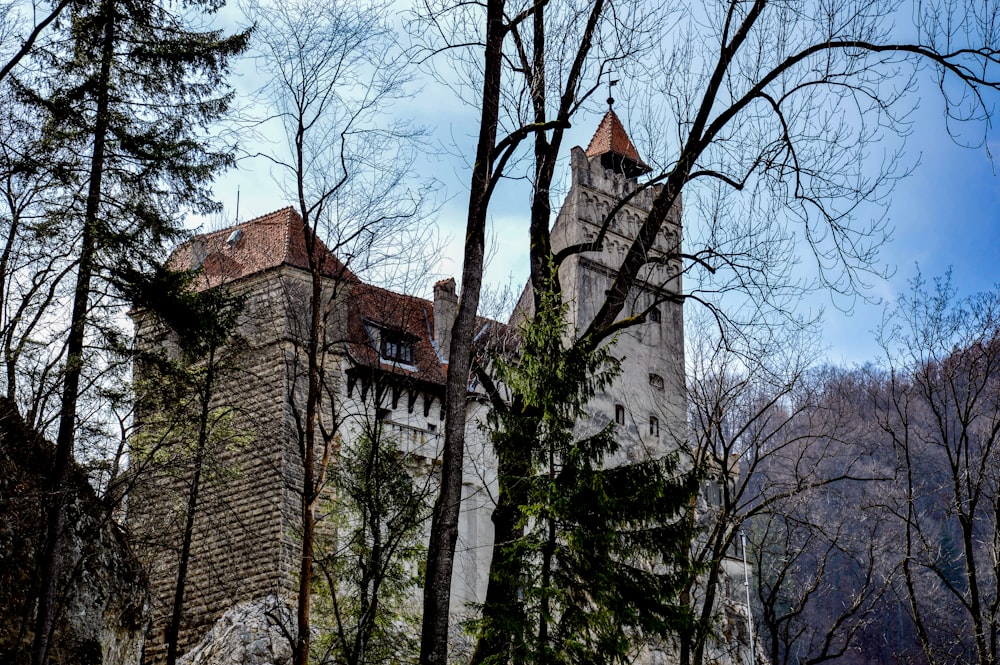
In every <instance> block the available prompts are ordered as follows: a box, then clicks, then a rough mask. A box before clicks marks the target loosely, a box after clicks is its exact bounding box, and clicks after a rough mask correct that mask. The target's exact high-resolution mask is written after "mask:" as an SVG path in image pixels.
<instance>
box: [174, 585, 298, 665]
mask: <svg viewBox="0 0 1000 665" xmlns="http://www.w3.org/2000/svg"><path fill="white" fill-rule="evenodd" d="M294 625H295V619H294V617H293V616H292V613H291V610H289V609H288V607H286V606H285V604H284V603H283V602H281V600H280V599H279V598H278V597H277V596H267V597H265V598H258V599H257V600H252V601H249V602H246V603H240V604H239V605H236V606H234V607H232V608H230V609H229V610H227V611H226V613H225V614H223V615H222V617H221V618H220V619H219V620H218V621H216V622H215V625H214V626H212V629H211V630H210V631H209V632H208V635H206V636H205V638H204V639H203V640H202V641H201V642H200V643H199V644H198V646H196V647H195V648H194V649H192V650H191V651H190V652H189V653H188V654H186V655H185V656H184V657H183V658H181V659H180V660H179V661H178V662H179V665H288V664H289V663H291V662H292V646H291V641H290V640H289V636H290V635H291V634H292V631H293V630H294V629H293V626H294Z"/></svg>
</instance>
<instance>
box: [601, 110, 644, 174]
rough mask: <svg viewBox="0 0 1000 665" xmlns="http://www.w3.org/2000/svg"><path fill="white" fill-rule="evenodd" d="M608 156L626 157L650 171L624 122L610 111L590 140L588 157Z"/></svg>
mask: <svg viewBox="0 0 1000 665" xmlns="http://www.w3.org/2000/svg"><path fill="white" fill-rule="evenodd" d="M606 154H612V155H617V156H619V157H624V158H625V159H628V160H630V161H632V162H635V164H636V165H637V166H639V167H641V169H642V170H644V171H648V170H649V167H648V166H647V165H646V163H645V162H643V161H642V158H641V157H640V156H639V151H638V150H636V149H635V146H634V145H632V139H630V138H629V137H628V133H627V132H626V131H625V127H624V126H622V121H621V120H619V119H618V116H617V115H616V114H615V112H614V111H612V110H610V109H609V110H608V112H607V113H606V114H604V118H603V119H602V120H601V124H600V125H598V126H597V131H596V132H594V137H593V138H592V139H590V145H588V146H587V157H589V158H591V159H593V158H594V157H598V156H602V155H606Z"/></svg>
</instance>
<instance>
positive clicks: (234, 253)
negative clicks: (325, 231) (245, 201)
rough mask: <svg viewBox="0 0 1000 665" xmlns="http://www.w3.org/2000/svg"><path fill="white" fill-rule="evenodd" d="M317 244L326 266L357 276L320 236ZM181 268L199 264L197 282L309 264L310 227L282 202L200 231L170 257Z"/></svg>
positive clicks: (203, 284)
mask: <svg viewBox="0 0 1000 665" xmlns="http://www.w3.org/2000/svg"><path fill="white" fill-rule="evenodd" d="M316 249H317V251H318V252H319V254H320V255H323V256H324V265H323V272H324V274H326V275H328V276H330V277H339V278H341V279H345V280H348V281H352V282H353V281H357V278H356V277H355V276H354V274H353V273H351V271H350V270H348V269H347V267H346V266H344V264H343V263H342V262H341V261H340V260H338V259H337V257H335V256H334V255H333V253H332V252H330V250H329V249H327V247H326V245H324V244H323V242H322V241H321V240H318V241H317V244H316ZM170 265H171V267H172V268H175V269H178V270H185V269H192V270H200V276H199V278H198V282H197V284H198V286H199V287H201V288H204V287H209V286H217V285H219V284H225V283H228V282H233V281H236V280H238V279H242V278H244V277H247V276H249V275H254V274H257V273H260V272H264V271H265V270H270V269H272V268H277V267H279V266H282V265H289V266H294V267H296V268H302V269H303V270H308V269H309V254H308V252H307V250H306V228H305V226H304V225H303V223H302V218H301V217H300V216H299V214H298V213H297V212H296V211H295V210H294V209H293V208H291V207H289V208H282V209H281V210H277V211H275V212H272V213H269V214H267V215H264V216H262V217H257V218H256V219H251V220H250V221H247V222H243V223H242V224H237V225H236V226H232V227H230V228H227V229H222V230H220V231H213V232H211V233H205V234H202V235H197V236H195V237H194V238H192V239H191V240H188V241H187V242H185V243H184V244H182V245H181V246H180V247H178V248H177V249H176V250H174V253H173V254H172V255H171V257H170Z"/></svg>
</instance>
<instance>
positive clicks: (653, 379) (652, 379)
mask: <svg viewBox="0 0 1000 665" xmlns="http://www.w3.org/2000/svg"><path fill="white" fill-rule="evenodd" d="M649 385H651V386H652V387H653V388H655V389H657V390H663V377H662V376H660V375H659V374H650V375H649Z"/></svg>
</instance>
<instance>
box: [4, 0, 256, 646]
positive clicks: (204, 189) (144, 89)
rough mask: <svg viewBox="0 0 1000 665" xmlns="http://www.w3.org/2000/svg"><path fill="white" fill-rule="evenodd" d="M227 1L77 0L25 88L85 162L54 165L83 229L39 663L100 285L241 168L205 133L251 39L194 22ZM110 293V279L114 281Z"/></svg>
mask: <svg viewBox="0 0 1000 665" xmlns="http://www.w3.org/2000/svg"><path fill="white" fill-rule="evenodd" d="M218 7H219V3H217V2H213V1H211V0H208V1H202V0H194V1H193V2H188V3H185V5H184V6H183V7H171V6H169V5H167V4H164V3H160V2H147V1H143V0H77V1H76V2H73V3H72V4H71V6H70V7H69V8H68V10H67V11H66V13H65V24H64V28H63V29H62V30H61V31H60V32H59V33H58V34H57V35H55V36H54V37H53V38H52V39H51V40H49V41H48V43H47V44H46V45H45V47H44V48H40V49H38V50H37V52H36V54H35V56H34V58H33V61H32V63H31V66H29V67H28V68H27V73H26V74H25V75H24V76H22V77H20V78H19V79H18V81H17V82H16V87H17V89H18V91H19V93H20V94H21V95H22V96H23V98H24V99H25V101H26V102H27V103H29V104H32V105H34V106H36V107H38V108H40V109H41V110H42V112H43V114H44V116H45V123H44V125H45V132H44V134H45V140H46V141H48V142H52V143H55V144H58V145H61V146H64V147H66V148H67V149H68V152H69V153H70V154H73V155H76V156H77V157H76V158H75V159H73V160H68V161H66V162H64V163H59V164H54V165H53V166H52V168H53V169H55V170H56V171H57V172H58V173H59V174H60V177H61V178H62V181H63V184H64V187H65V192H66V197H67V199H68V201H67V203H68V205H67V206H66V208H65V210H66V211H67V212H66V213H65V214H66V216H67V218H66V220H65V223H66V224H67V225H72V226H73V227H75V228H76V229H78V233H79V240H78V251H77V269H76V283H75V287H74V289H73V297H72V301H73V304H72V313H71V315H70V326H69V333H68V336H67V340H66V359H65V371H64V375H63V382H62V389H61V406H60V412H59V418H58V422H59V424H58V432H57V435H56V468H55V469H54V471H53V474H52V479H53V480H52V488H51V489H52V492H51V494H50V497H49V516H48V524H47V533H46V536H45V539H44V543H45V545H44V547H43V550H42V553H41V556H40V571H39V576H40V581H39V590H40V592H39V594H40V595H39V603H38V610H37V616H36V624H35V635H34V647H33V653H32V662H33V663H35V665H41V664H43V663H46V662H48V654H49V647H50V642H51V637H52V631H53V627H54V624H55V605H56V602H55V601H56V584H55V581H56V579H57V576H58V571H59V568H60V560H61V549H62V540H63V526H64V524H63V523H64V520H65V515H64V512H65V511H64V507H63V505H62V500H61V499H60V493H59V488H60V487H61V486H62V485H63V484H64V482H65V478H66V477H67V473H68V469H69V468H70V465H71V461H72V458H73V454H74V453H73V449H74V441H75V432H76V429H77V427H78V425H79V423H78V422H77V404H78V400H79V398H80V392H81V381H80V379H81V376H82V373H83V369H84V365H85V363H86V359H85V357H84V349H85V345H86V344H87V341H88V335H89V334H90V333H91V332H92V331H91V330H89V328H91V325H90V323H91V322H90V321H89V320H88V318H89V313H90V311H91V308H92V307H93V305H94V297H95V295H97V294H101V293H103V292H105V289H103V288H99V284H101V283H102V282H104V281H105V280H107V278H109V277H112V276H113V275H119V276H121V275H125V274H128V275H132V276H137V275H141V274H142V273H143V271H144V270H145V269H148V268H149V267H150V266H152V265H154V264H156V263H157V262H158V261H159V260H161V259H162V257H163V251H164V244H165V242H166V241H167V240H169V239H171V238H175V237H177V236H178V235H179V233H180V214H181V213H182V212H183V211H184V210H185V209H195V210H199V211H202V212H205V211H209V210H212V209H213V208H214V205H213V203H212V201H211V199H210V197H209V191H208V185H209V183H210V181H211V178H212V176H213V175H214V174H215V173H216V172H217V171H218V170H219V169H221V168H223V167H226V166H228V165H230V164H231V163H232V161H233V158H232V152H231V148H230V147H228V146H213V145H212V143H211V141H209V140H208V137H207V135H206V132H205V130H206V128H207V126H208V124H209V123H211V122H213V121H214V120H216V119H218V118H219V117H220V116H221V115H222V114H224V113H225V112H226V110H227V108H228V106H229V102H230V94H228V93H227V92H226V91H225V90H224V82H225V81H224V79H225V76H226V74H227V62H228V61H229V59H230V58H231V57H232V56H234V55H237V54H238V53H240V52H241V51H242V50H243V49H244V48H245V47H246V42H247V39H248V37H249V34H248V33H247V32H244V33H241V34H238V35H234V36H225V35H223V34H222V33H220V32H218V31H207V32H206V31H198V30H197V29H194V28H193V27H192V26H191V21H193V20H195V19H196V18H197V16H198V14H199V13H201V14H204V13H211V12H213V11H215V10H216V9H218ZM106 283H111V282H110V281H107V282H106Z"/></svg>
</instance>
